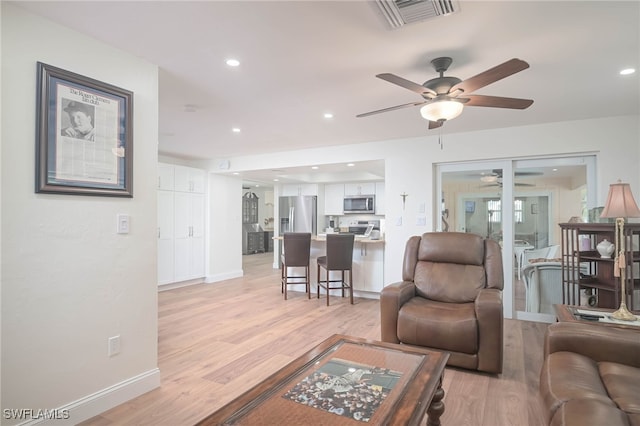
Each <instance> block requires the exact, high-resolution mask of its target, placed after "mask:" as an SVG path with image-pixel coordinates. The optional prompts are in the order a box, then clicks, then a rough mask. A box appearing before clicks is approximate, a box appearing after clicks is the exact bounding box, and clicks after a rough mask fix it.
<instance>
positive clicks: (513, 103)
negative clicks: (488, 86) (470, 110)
mask: <svg viewBox="0 0 640 426" xmlns="http://www.w3.org/2000/svg"><path fill="white" fill-rule="evenodd" d="M464 98H466V99H469V101H468V102H466V103H465V104H464V106H480V107H492V108H511V109H526V108H529V107H530V106H531V104H533V100H531V99H520V98H504V97H501V96H486V95H469V96H465V97H464ZM464 98H460V99H464Z"/></svg>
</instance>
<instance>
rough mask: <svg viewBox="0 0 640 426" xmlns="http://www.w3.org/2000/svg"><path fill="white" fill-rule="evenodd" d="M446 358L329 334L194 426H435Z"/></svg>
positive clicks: (440, 401)
mask: <svg viewBox="0 0 640 426" xmlns="http://www.w3.org/2000/svg"><path fill="white" fill-rule="evenodd" d="M448 358H449V354H448V353H446V352H436V351H430V350H427V349H422V348H416V347H413V346H405V345H396V344H392V343H383V342H377V341H372V340H365V339H360V338H356V337H349V336H344V335H337V334H336V335H333V336H331V337H330V338H328V339H327V340H325V341H323V342H322V343H320V344H319V345H318V346H316V347H315V348H313V349H311V350H310V351H309V352H307V353H306V354H304V355H302V356H301V357H299V358H297V359H295V360H294V361H292V362H291V363H289V364H288V365H286V366H285V367H283V368H282V369H281V370H279V371H277V372H276V373H274V374H273V375H271V376H270V377H268V378H267V379H265V380H264V381H262V382H260V383H258V384H257V385H256V386H254V387H253V388H252V389H250V390H249V391H247V392H245V393H244V394H242V395H240V396H239V397H237V398H236V399H234V400H233V401H231V402H230V403H229V404H227V405H225V406H224V407H222V408H220V409H219V410H217V411H216V412H214V413H213V414H210V415H209V416H207V417H206V418H205V419H203V420H202V421H200V422H199V423H198V425H201V426H204V425H266V424H279V425H290V424H291V425H293V424H295V425H305V424H306V425H318V424H323V425H331V424H336V425H362V426H364V425H379V424H398V425H400V424H401V425H418V424H420V423H421V422H422V420H423V419H424V416H425V414H427V415H428V422H427V424H428V425H429V426H437V425H440V416H441V415H442V413H443V412H444V403H443V402H442V399H443V398H444V390H443V389H442V377H443V374H444V368H445V365H446V363H447V359H448Z"/></svg>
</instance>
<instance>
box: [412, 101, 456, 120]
mask: <svg viewBox="0 0 640 426" xmlns="http://www.w3.org/2000/svg"><path fill="white" fill-rule="evenodd" d="M462 108H464V105H463V104H462V103H461V102H456V101H451V100H446V99H445V100H441V101H438V100H436V101H433V102H430V103H428V104H426V105H425V106H423V107H422V108H420V114H422V117H424V118H425V119H427V120H429V121H444V120H451V119H452V118H456V117H457V116H459V115H460V113H461V112H462Z"/></svg>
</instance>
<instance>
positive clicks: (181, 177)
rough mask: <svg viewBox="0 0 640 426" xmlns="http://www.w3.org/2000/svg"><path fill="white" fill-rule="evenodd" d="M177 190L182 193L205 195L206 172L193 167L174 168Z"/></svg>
mask: <svg viewBox="0 0 640 426" xmlns="http://www.w3.org/2000/svg"><path fill="white" fill-rule="evenodd" d="M174 167H175V171H174V182H175V190H176V191H180V192H196V193H199V194H203V193H204V189H205V177H206V173H205V171H204V170H200V169H194V168H192V167H185V166H174Z"/></svg>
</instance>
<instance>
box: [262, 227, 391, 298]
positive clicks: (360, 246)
mask: <svg viewBox="0 0 640 426" xmlns="http://www.w3.org/2000/svg"><path fill="white" fill-rule="evenodd" d="M273 239H274V242H275V243H276V244H274V253H275V254H274V268H278V269H279V268H280V253H282V237H274V238H273ZM326 241H327V238H326V235H325V234H319V235H312V236H311V253H310V261H309V267H310V274H311V292H312V294H314V293H315V292H316V291H317V290H316V288H317V265H318V263H317V259H318V257H320V256H325V255H326V254H327V252H326ZM275 246H277V250H276V249H275ZM300 271H302V269H301V268H300ZM352 271H353V290H354V292H353V294H354V296H356V297H365V298H369V299H378V298H379V297H380V291H382V288H383V287H384V240H382V239H378V240H372V239H370V238H364V237H361V236H356V239H355V241H354V243H353V270H352ZM292 272H294V273H295V268H292ZM323 274H324V272H323ZM337 274H339V272H333V273H332V275H331V277H332V278H334V275H336V276H337ZM323 276H324V275H323ZM290 289H291V290H292V291H299V292H304V291H305V289H304V285H292V286H290ZM291 290H290V291H291ZM322 292H324V290H323V289H321V293H322ZM335 293H336V294H338V292H337V291H335ZM332 294H333V293H332Z"/></svg>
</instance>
